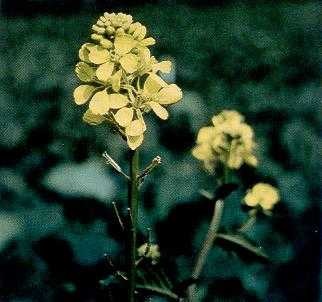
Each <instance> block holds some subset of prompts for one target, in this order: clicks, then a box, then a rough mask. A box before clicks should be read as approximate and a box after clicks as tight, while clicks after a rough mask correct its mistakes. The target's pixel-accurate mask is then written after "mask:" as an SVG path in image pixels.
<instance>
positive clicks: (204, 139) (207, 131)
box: [197, 127, 216, 144]
mask: <svg viewBox="0 0 322 302" xmlns="http://www.w3.org/2000/svg"><path fill="white" fill-rule="evenodd" d="M215 134H216V132H215V128H214V127H202V128H201V129H200V130H199V132H198V135H197V144H202V143H206V144H210V142H211V141H212V140H213V139H214V138H213V137H214V135H215Z"/></svg>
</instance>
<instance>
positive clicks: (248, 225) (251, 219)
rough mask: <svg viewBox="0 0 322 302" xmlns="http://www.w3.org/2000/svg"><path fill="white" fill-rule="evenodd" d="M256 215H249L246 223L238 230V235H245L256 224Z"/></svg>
mask: <svg viewBox="0 0 322 302" xmlns="http://www.w3.org/2000/svg"><path fill="white" fill-rule="evenodd" d="M256 219H257V217H256V214H255V215H250V216H249V217H248V219H247V220H246V222H245V223H244V224H242V225H241V227H240V228H239V229H238V232H240V233H245V232H247V231H248V230H249V229H250V228H251V227H252V226H253V225H254V224H255V222H256Z"/></svg>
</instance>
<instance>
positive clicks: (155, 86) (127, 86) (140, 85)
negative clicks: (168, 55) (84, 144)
mask: <svg viewBox="0 0 322 302" xmlns="http://www.w3.org/2000/svg"><path fill="white" fill-rule="evenodd" d="M92 30H93V34H92V35H91V39H92V40H93V42H91V43H85V44H84V45H82V46H81V48H80V50H79V59H80V62H78V63H77V64H76V68H75V72H76V75H77V76H78V78H79V80H80V81H81V82H82V84H81V85H80V86H78V87H77V88H76V89H75V91H74V100H75V103H76V104H77V105H83V104H85V103H88V109H87V111H86V112H85V114H84V116H83V120H84V121H85V122H87V123H89V124H91V125H99V124H101V123H102V122H104V121H106V122H108V123H110V124H112V125H113V126H114V127H116V129H117V130H118V131H119V133H120V134H121V135H122V136H123V137H126V140H127V143H128V146H129V147H130V148H131V149H133V150H134V149H136V148H137V147H139V146H140V145H141V144H142V142H143V139H144V132H145V131H146V124H145V122H144V117H143V116H144V114H145V113H147V112H149V111H151V110H152V111H153V112H154V113H155V114H156V115H157V116H158V117H159V118H161V119H164V120H165V119H167V118H168V116H169V114H168V111H167V109H166V107H167V106H168V105H170V104H173V103H176V102H178V101H179V100H180V99H181V98H182V92H181V89H180V88H179V87H178V86H177V85H175V84H167V83H166V82H165V81H164V80H162V79H161V78H160V77H159V75H158V72H163V73H168V72H170V70H171V62H170V61H161V62H159V61H157V59H156V58H155V57H153V56H151V53H150V50H149V49H148V47H149V46H151V45H153V44H155V40H154V39H153V38H152V37H146V34H147V29H146V27H145V26H144V25H142V24H141V23H139V22H135V23H133V20H132V16H130V15H125V14H122V13H118V14H114V13H111V14H108V13H104V15H103V16H101V17H100V18H99V19H98V21H97V22H96V24H95V25H93V27H92Z"/></svg>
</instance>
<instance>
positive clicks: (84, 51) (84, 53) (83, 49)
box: [78, 43, 95, 63]
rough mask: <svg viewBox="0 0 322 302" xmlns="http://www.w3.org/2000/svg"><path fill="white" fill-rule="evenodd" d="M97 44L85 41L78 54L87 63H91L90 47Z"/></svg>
mask: <svg viewBox="0 0 322 302" xmlns="http://www.w3.org/2000/svg"><path fill="white" fill-rule="evenodd" d="M93 46H95V45H94V44H92V43H85V44H83V45H82V46H81V48H80V49H79V51H78V56H79V58H80V59H81V60H82V61H84V62H86V63H90V61H89V59H88V55H89V49H90V48H91V47H93Z"/></svg>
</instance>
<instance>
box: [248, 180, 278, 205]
mask: <svg viewBox="0 0 322 302" xmlns="http://www.w3.org/2000/svg"><path fill="white" fill-rule="evenodd" d="M279 200H280V197H279V193H278V190H277V189H276V188H275V187H273V186H272V185H270V184H266V183H258V184H256V185H255V186H253V187H252V188H251V189H250V190H248V192H247V194H246V196H245V197H244V202H245V204H246V205H248V206H250V207H256V206H260V207H261V208H262V209H263V210H272V209H273V207H274V205H275V204H276V203H277V202H278V201H279Z"/></svg>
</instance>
